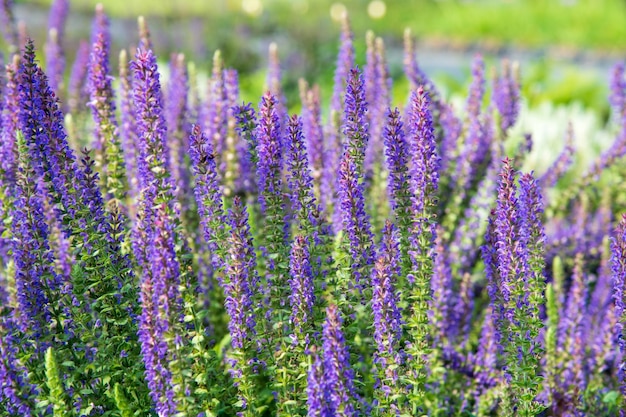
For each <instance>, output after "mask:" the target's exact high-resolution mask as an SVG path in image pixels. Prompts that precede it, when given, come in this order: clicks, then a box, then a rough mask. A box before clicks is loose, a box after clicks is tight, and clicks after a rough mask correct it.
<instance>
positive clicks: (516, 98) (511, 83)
mask: <svg viewBox="0 0 626 417" xmlns="http://www.w3.org/2000/svg"><path fill="white" fill-rule="evenodd" d="M493 100H494V102H495V104H496V108H497V109H498V113H500V129H502V132H503V133H505V134H506V132H507V131H508V130H509V129H510V128H511V126H513V125H514V124H515V122H516V121H517V116H518V114H519V106H520V86H519V84H518V81H517V74H515V69H514V68H512V65H511V63H509V61H503V62H502V74H501V75H500V76H499V77H496V79H495V80H494V86H493Z"/></svg>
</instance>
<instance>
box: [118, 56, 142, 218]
mask: <svg viewBox="0 0 626 417" xmlns="http://www.w3.org/2000/svg"><path fill="white" fill-rule="evenodd" d="M119 63H120V64H119V80H120V87H119V96H120V117H121V118H120V121H121V124H120V138H121V144H122V150H123V151H124V164H125V165H126V178H128V188H129V191H130V196H131V197H132V199H133V200H135V199H136V197H137V196H138V195H139V182H138V174H137V158H138V153H139V149H138V146H139V140H138V138H137V119H136V113H135V106H134V105H133V86H132V78H131V74H130V71H129V68H128V55H127V53H126V50H124V49H123V50H122V51H121V52H120V57H119ZM130 208H131V213H133V211H134V207H133V206H131V207H130ZM133 214H134V213H133Z"/></svg>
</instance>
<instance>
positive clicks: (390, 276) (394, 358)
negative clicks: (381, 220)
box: [372, 221, 402, 383]
mask: <svg viewBox="0 0 626 417" xmlns="http://www.w3.org/2000/svg"><path fill="white" fill-rule="evenodd" d="M399 256H400V251H399V247H398V236H397V231H396V229H395V226H394V225H393V223H391V222H390V221H387V222H386V224H385V227H384V229H383V239H382V242H381V245H380V251H379V255H378V258H377V259H376V264H375V266H374V270H373V273H372V288H373V294H372V312H373V315H374V340H375V341H376V344H377V352H376V354H375V355H376V358H375V359H374V361H375V363H377V364H378V365H379V366H380V367H381V370H382V371H381V372H380V374H381V378H383V377H384V380H388V381H391V382H393V383H395V382H396V381H397V379H398V375H397V370H391V369H390V368H389V366H391V365H400V364H401V355H400V352H399V345H400V339H401V337H402V315H401V312H400V307H399V305H398V304H399V298H398V294H397V292H396V288H395V286H396V282H397V280H398V277H399V276H400V264H399V262H398V261H399ZM388 381H387V382H385V383H389V382H388Z"/></svg>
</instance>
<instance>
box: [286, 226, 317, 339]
mask: <svg viewBox="0 0 626 417" xmlns="http://www.w3.org/2000/svg"><path fill="white" fill-rule="evenodd" d="M289 272H290V279H289V285H290V287H291V295H290V296H289V302H290V303H291V324H292V326H293V329H294V332H295V334H296V335H297V336H298V338H301V339H303V338H304V336H305V334H306V333H307V328H308V327H310V324H311V323H312V320H313V317H312V316H313V303H314V301H315V296H314V288H313V272H312V270H311V259H310V255H309V242H308V240H307V238H306V237H304V236H301V235H298V236H296V238H295V240H294V243H293V247H292V249H291V259H290V261H289Z"/></svg>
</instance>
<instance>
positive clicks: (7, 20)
mask: <svg viewBox="0 0 626 417" xmlns="http://www.w3.org/2000/svg"><path fill="white" fill-rule="evenodd" d="M0 27H1V28H2V35H3V36H4V41H5V42H6V43H7V44H8V45H9V46H11V47H12V48H13V49H17V46H18V39H17V27H16V26H15V16H14V15H13V0H0Z"/></svg>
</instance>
